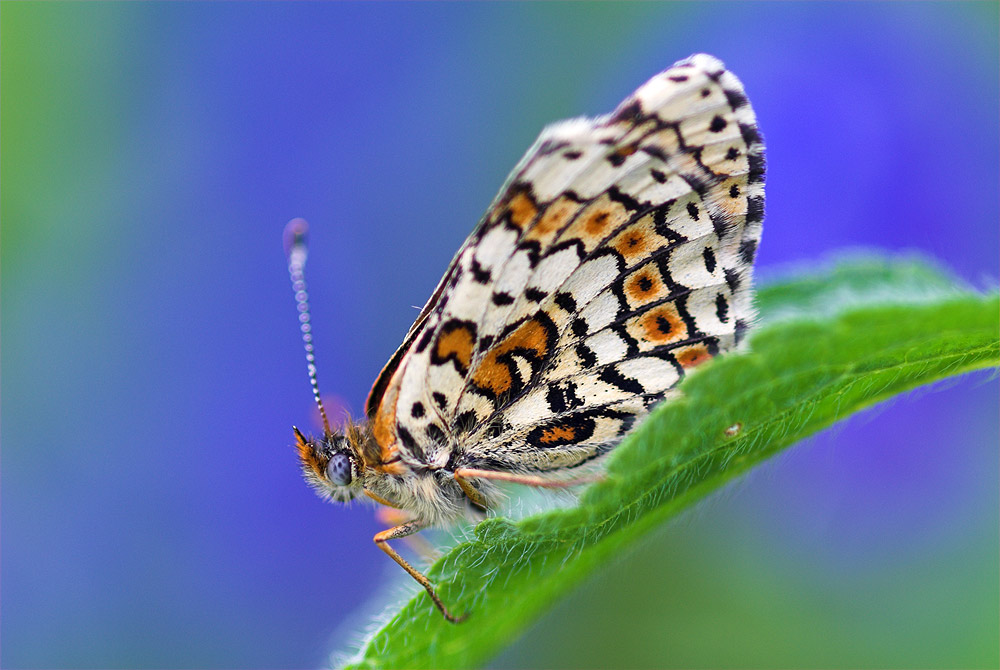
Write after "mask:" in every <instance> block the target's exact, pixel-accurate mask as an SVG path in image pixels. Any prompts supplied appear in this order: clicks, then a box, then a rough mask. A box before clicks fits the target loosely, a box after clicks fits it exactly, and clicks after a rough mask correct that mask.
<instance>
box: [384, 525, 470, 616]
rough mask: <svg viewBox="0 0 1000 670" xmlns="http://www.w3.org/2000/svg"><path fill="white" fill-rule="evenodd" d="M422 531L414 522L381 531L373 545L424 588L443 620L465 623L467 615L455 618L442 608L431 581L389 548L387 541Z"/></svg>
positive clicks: (446, 609)
mask: <svg viewBox="0 0 1000 670" xmlns="http://www.w3.org/2000/svg"><path fill="white" fill-rule="evenodd" d="M423 529H424V526H423V525H422V524H420V523H418V522H416V521H411V522H409V523H404V524H400V525H399V526H395V527H393V528H389V529H388V530H383V531H382V532H381V533H378V534H377V535H375V538H374V540H375V544H377V545H378V548H379V549H381V550H382V551H384V552H385V553H387V554H388V555H389V558H391V559H392V560H394V561H396V562H397V563H399V566H400V567H401V568H403V569H404V570H406V572H408V573H409V575H410V576H411V577H413V578H414V579H415V580H417V583H418V584H420V585H421V586H423V587H424V589H425V590H426V591H427V595H429V596H430V597H431V600H433V601H434V604H435V605H436V606H437V608H438V609H439V610H440V611H441V614H443V615H444V618H445V619H447V620H448V621H450V622H452V623H461V622H462V621H465V618H466V617H467V616H469V615H468V614H463V615H462V616H455V615H453V614H452V613H451V612H449V611H448V608H447V607H445V606H444V603H443V602H441V598H439V597H438V594H437V593H435V592H434V585H433V584H431V581H430V580H429V579H427V577H425V576H424V575H423V574H422V573H420V572H419V571H418V570H417V569H416V568H414V567H413V566H412V565H410V564H409V563H407V562H406V559H404V558H403V557H402V556H400V555H399V554H398V553H396V550H395V549H393V548H392V547H390V546H389V540H398V539H399V538H401V537H406V536H407V535H412V534H413V533H417V532H420V531H421V530H423Z"/></svg>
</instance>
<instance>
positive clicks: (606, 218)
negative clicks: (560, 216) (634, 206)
mask: <svg viewBox="0 0 1000 670" xmlns="http://www.w3.org/2000/svg"><path fill="white" fill-rule="evenodd" d="M631 214H632V213H631V211H630V210H628V209H627V208H626V207H625V206H624V205H622V204H621V203H620V202H616V201H614V200H612V199H611V198H609V197H608V196H607V195H602V196H601V197H600V198H598V199H597V200H595V201H594V202H592V203H590V204H589V205H587V207H585V208H584V209H583V211H581V212H580V214H579V216H577V218H576V221H574V222H573V223H572V225H570V227H569V228H567V229H566V232H565V233H564V234H563V235H562V238H563V239H569V238H574V237H575V238H579V239H581V240H583V242H584V244H585V246H586V248H587V249H593V248H594V247H595V246H597V243H598V242H600V241H601V240H603V239H605V238H606V237H607V236H608V235H609V234H610V233H611V231H613V230H614V229H615V228H617V227H618V226H620V225H621V224H623V223H625V221H626V220H627V219H628V217H629V216H631Z"/></svg>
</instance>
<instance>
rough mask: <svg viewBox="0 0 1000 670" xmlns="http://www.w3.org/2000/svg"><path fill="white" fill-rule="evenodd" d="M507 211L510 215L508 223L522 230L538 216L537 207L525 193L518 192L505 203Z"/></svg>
mask: <svg viewBox="0 0 1000 670" xmlns="http://www.w3.org/2000/svg"><path fill="white" fill-rule="evenodd" d="M507 211H508V212H509V213H510V222H511V223H512V224H514V225H515V226H517V227H518V228H520V229H521V230H524V229H525V227H527V225H528V224H529V223H531V222H532V221H533V220H534V219H535V215H536V214H538V205H536V204H535V201H534V200H533V199H532V197H531V196H530V195H528V194H527V193H526V192H524V191H519V192H518V193H517V194H515V195H514V197H512V198H511V199H510V202H509V203H507Z"/></svg>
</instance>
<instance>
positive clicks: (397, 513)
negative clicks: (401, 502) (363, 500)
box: [375, 507, 441, 563]
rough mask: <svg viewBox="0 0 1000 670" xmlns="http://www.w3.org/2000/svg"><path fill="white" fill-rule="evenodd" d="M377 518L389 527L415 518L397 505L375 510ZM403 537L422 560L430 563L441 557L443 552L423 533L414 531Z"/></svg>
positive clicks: (403, 523) (400, 524)
mask: <svg viewBox="0 0 1000 670" xmlns="http://www.w3.org/2000/svg"><path fill="white" fill-rule="evenodd" d="M375 518H376V519H377V520H378V522H379V523H380V524H383V525H385V526H387V527H392V526H402V525H405V524H407V523H409V522H410V521H412V520H413V517H412V515H410V514H407V513H406V512H404V511H402V510H400V509H397V508H395V507H379V508H378V509H377V510H375ZM402 539H403V542H405V543H406V544H407V545H409V547H410V549H411V550H413V551H415V552H416V553H417V555H419V556H420V558H421V559H422V560H424V561H427V562H428V563H431V562H433V561H436V560H437V559H439V558H441V552H439V551H438V550H437V549H435V548H434V545H433V544H431V543H430V542H428V541H427V540H426V539H425V538H424V536H423V535H419V534H417V533H413V534H412V535H407V536H406V537H404V538H402Z"/></svg>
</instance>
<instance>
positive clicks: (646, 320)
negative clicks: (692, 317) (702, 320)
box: [639, 302, 688, 345]
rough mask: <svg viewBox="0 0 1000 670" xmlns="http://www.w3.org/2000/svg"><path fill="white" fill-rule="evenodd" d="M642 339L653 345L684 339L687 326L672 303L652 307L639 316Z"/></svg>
mask: <svg viewBox="0 0 1000 670" xmlns="http://www.w3.org/2000/svg"><path fill="white" fill-rule="evenodd" d="M639 323H640V326H641V331H642V337H643V339H644V340H646V341H647V342H651V343H653V344H654V345H661V344H669V343H670V342H678V341H680V340H683V339H686V338H687V336H688V334H687V325H686V324H685V323H684V320H683V319H681V315H680V314H679V313H678V312H677V306H676V305H674V304H673V303H672V302H669V303H666V304H665V305H660V306H659V307H654V308H653V309H651V310H649V311H648V312H646V313H645V314H642V315H641V316H639Z"/></svg>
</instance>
